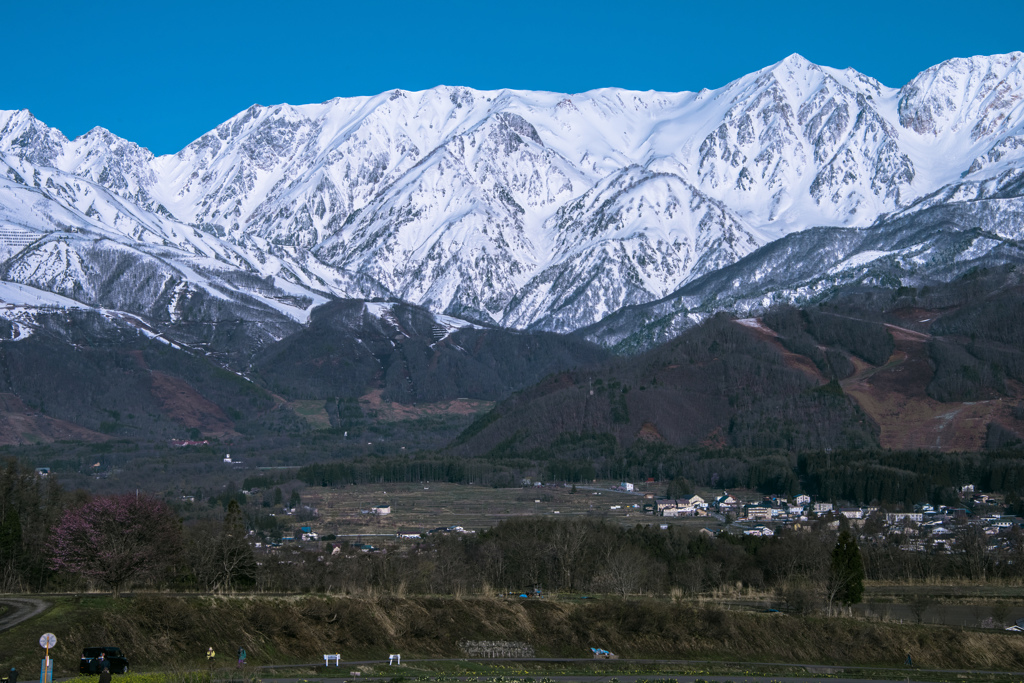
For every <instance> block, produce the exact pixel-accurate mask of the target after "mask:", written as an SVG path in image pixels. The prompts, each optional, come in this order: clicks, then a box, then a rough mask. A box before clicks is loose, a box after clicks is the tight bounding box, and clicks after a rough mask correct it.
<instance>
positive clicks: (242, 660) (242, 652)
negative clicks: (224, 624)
mask: <svg viewBox="0 0 1024 683" xmlns="http://www.w3.org/2000/svg"><path fill="white" fill-rule="evenodd" d="M243 666H245V648H244V647H240V648H238V668H239V669H241V668H242V667H243Z"/></svg>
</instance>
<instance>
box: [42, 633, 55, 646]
mask: <svg viewBox="0 0 1024 683" xmlns="http://www.w3.org/2000/svg"><path fill="white" fill-rule="evenodd" d="M56 644H57V636H55V635H53V634H52V633H44V634H43V635H41V636H40V637H39V647H45V648H51V647H53V646H54V645H56Z"/></svg>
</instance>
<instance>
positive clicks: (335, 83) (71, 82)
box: [0, 0, 1024, 154]
mask: <svg viewBox="0 0 1024 683" xmlns="http://www.w3.org/2000/svg"><path fill="white" fill-rule="evenodd" d="M4 5H5V6H4V10H3V24H4V30H2V31H0V36H2V39H0V45H2V46H3V55H4V59H3V66H2V67H0V109H23V108H24V109H30V110H32V112H33V113H34V114H35V115H36V116H37V117H39V118H40V119H42V120H43V121H45V122H46V123H47V124H49V125H51V126H55V127H57V128H59V129H61V130H62V131H63V132H64V133H65V134H66V135H68V136H69V137H75V136H77V135H80V134H82V133H84V132H86V131H87V130H89V129H90V128H92V127H93V126H97V125H99V126H103V127H105V128H108V129H110V130H111V131H113V132H114V133H116V134H117V135H120V136H122V137H125V138H128V139H130V140H134V141H135V142H138V143H139V144H141V145H143V146H145V147H148V148H149V149H151V150H152V151H153V152H155V153H157V154H165V153H173V152H176V151H178V150H179V149H181V148H182V147H184V146H185V145H186V144H188V143H189V142H190V141H192V140H194V139H195V138H197V137H199V136H200V135H202V134H203V133H204V132H206V131H207V130H209V129H211V128H213V127H215V126H216V125H217V124H219V123H220V122H222V121H224V120H225V119H227V118H229V117H231V116H233V115H234V114H236V113H237V112H239V111H241V110H242V109H244V108H246V107H248V106H249V105H250V104H253V103H260V104H276V103H279V102H290V103H292V104H303V103H307V102H320V101H323V100H326V99H330V98H332V97H344V96H351V95H371V94H376V93H378V92H382V91H384V90H388V89H392V88H404V89H407V90H421V89H424V88H430V87H433V86H435V85H439V84H446V85H465V86H470V87H474V88H483V89H491V88H504V87H508V88H521V89H531V90H554V91H560V92H581V91H584V90H589V89H592V88H598V87H605V86H617V87H624V88H631V89H637V90H649V89H655V90H699V89H700V88H702V87H709V88H716V87H719V86H721V85H724V84H725V83H727V82H729V81H731V80H733V79H735V78H738V77H739V76H742V75H743V74H746V73H749V72H751V71H754V70H756V69H759V68H761V67H764V66H767V65H769V64H772V63H774V62H777V61H778V60H780V59H782V58H784V57H786V56H787V55H789V54H791V53H793V52H798V53H800V54H802V55H803V56H804V57H806V58H807V59H809V60H811V61H812V62H815V63H818V64H824V65H827V66H834V67H839V68H845V67H853V68H855V69H857V70H859V71H861V72H863V73H866V74H868V75H870V76H874V77H875V78H878V79H879V80H881V81H882V82H883V83H885V84H886V85H890V86H900V85H903V84H904V83H905V82H907V81H908V80H910V79H911V78H913V77H914V75H915V74H917V73H918V72H919V71H921V70H923V69H925V68H927V67H929V66H931V65H933V64H936V63H938V62H941V61H943V60H945V59H949V58H952V57H966V56H971V55H975V54H995V53H1002V52H1010V51H1013V50H1021V49H1024V33H1022V32H1021V30H1020V27H1021V26H1024V2H1021V0H1014V1H1012V2H1011V1H1003V0H988V1H987V2H985V3H978V2H972V1H969V0H962V1H961V2H946V1H945V0H934V1H932V2H918V1H916V0H915V1H909V0H896V1H894V0H888V1H886V2H878V1H875V0H864V1H861V2H856V3H828V2H820V1H818V2H788V3H786V2H772V1H770V0H765V1H761V2H748V1H746V0H733V1H730V2H722V3H720V2H715V1H714V0H705V1H703V2H668V1H652V0H624V1H620V2H604V1H602V0H591V1H590V2H557V1H553V0H552V1H549V2H540V1H535V0H515V1H514V2H487V0H481V1H478V2H463V1H462V0H450V1H448V2H432V1H427V0H424V1H421V2H406V1H405V0H396V1H394V2H359V3H355V2H347V1H344V0H338V1H336V2H304V3H294V4H292V5H291V8H287V7H288V3H282V2H263V1H253V2H244V3H243V2H217V1H216V0H206V1H205V2H195V1H193V0H179V1H176V2H160V3H152V2H142V1H139V0H135V1H133V2H115V1H111V2H103V1H98V2H82V1H81V0H77V1H76V2H64V1H63V0H57V1H56V2H47V3H38V2H30V1H29V0H20V1H18V0H7V2H5V3H4Z"/></svg>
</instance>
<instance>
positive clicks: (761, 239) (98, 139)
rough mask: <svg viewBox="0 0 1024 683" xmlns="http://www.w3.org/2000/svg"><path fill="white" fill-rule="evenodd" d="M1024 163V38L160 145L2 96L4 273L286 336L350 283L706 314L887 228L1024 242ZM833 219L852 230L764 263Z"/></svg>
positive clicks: (278, 126)
mask: <svg viewBox="0 0 1024 683" xmlns="http://www.w3.org/2000/svg"><path fill="white" fill-rule="evenodd" d="M1022 170H1024V54H1022V53H1019V52H1016V53H1012V54H1008V55H997V56H993V57H974V58H970V59H954V60H950V61H947V62H944V63H942V64H939V65H937V66H935V67H932V68H930V69H928V70H926V71H924V72H923V73H921V74H920V75H919V76H917V77H916V78H915V79H914V80H913V81H911V82H910V83H908V84H906V85H905V86H903V87H902V88H900V89H894V88H890V87H886V86H884V85H882V84H881V83H879V82H877V81H876V80H874V79H872V78H870V77H868V76H865V75H863V74H860V73H857V72H856V71H853V70H851V69H846V70H838V69H832V68H828V67H821V66H817V65H814V64H811V63H809V62H808V61H806V60H805V59H803V58H802V57H800V56H799V55H793V56H791V57H788V58H786V59H784V60H782V61H781V62H779V63H777V64H774V65H772V66H769V67H767V68H765V69H762V70H760V71H758V72H756V73H753V74H750V75H747V76H744V77H742V78H740V79H738V80H736V81H734V82H732V83H730V84H728V85H726V86H724V87H722V88H719V89H718V90H713V91H712V90H704V91H701V92H699V93H689V92H683V93H658V92H630V91H625V90H618V89H604V90H596V91H591V92H587V93H581V94H574V95H566V94H559V93H548V92H525V91H511V90H501V91H475V90H470V89H466V88H454V87H437V88H434V89H432V90H427V91H423V92H404V91H399V90H396V91H393V92H387V93H383V94H380V95H377V96H374V97H359V98H348V99H335V100H330V101H327V102H323V103H321V104H311V105H302V106H291V105H278V106H272V107H262V106H258V105H254V106H252V107H250V108H249V109H247V110H246V111H244V112H242V113H240V114H238V115H237V116H235V117H234V118H232V119H231V120H229V121H226V122H225V123H223V124H222V125H220V126H219V127H217V128H216V129H215V130H213V131H210V132H209V133H207V134H206V135H204V136H202V137H201V138H199V139H198V140H196V141H195V142H193V143H192V144H190V145H189V146H188V147H186V148H185V149H183V150H182V151H180V152H179V153H177V154H174V155H167V156H161V157H155V156H153V155H152V154H151V153H150V152H149V151H148V150H146V149H144V148H141V147H139V146H138V145H136V144H135V143H132V142H129V141H126V140H122V139H120V138H118V137H117V136H115V135H113V134H111V133H109V132H108V131H105V130H103V129H100V128H97V129H94V130H92V131H90V132H88V133H86V134H85V135H83V136H81V137H79V138H76V139H74V140H68V139H67V138H65V136H64V135H63V134H61V133H60V132H59V131H57V130H55V129H52V128H49V127H47V126H46V125H45V124H43V123H42V122H40V121H38V120H37V119H35V118H34V117H33V116H32V115H31V114H30V113H29V112H28V111H6V112H0V258H2V259H5V260H4V261H3V264H2V266H0V268H2V273H0V276H2V278H3V279H5V280H8V281H11V282H16V283H22V284H25V285H30V286H32V287H35V288H38V289H43V290H47V291H51V292H54V293H57V294H60V295H62V296H65V297H69V298H72V299H75V300H77V301H80V302H83V303H85V304H88V305H92V306H102V307H105V308H109V309H119V310H124V311H127V312H130V313H132V314H135V315H140V316H143V317H145V318H146V319H147V320H149V321H150V323H151V324H153V325H156V326H158V327H160V326H163V327H165V328H175V329H179V330H185V329H188V330H191V332H190V334H191V335H192V337H193V340H195V339H200V338H202V336H203V334H204V333H202V332H200V331H198V330H200V329H205V328H204V327H203V326H206V327H208V328H210V329H214V328H216V327H217V326H218V325H221V324H223V323H225V322H226V321H235V322H237V321H240V320H241V321H246V322H248V323H252V324H257V323H258V324H259V325H258V326H260V327H261V329H263V330H264V332H263V334H265V335H266V337H267V338H268V339H272V338H279V337H280V336H281V335H283V334H286V333H288V332H289V331H290V330H293V329H295V328H296V326H298V325H302V324H305V323H306V322H307V321H308V319H309V315H310V312H311V311H312V309H313V308H314V307H316V306H318V305H320V304H322V303H324V302H326V301H328V300H330V299H332V298H374V297H383V298H396V299H402V300H405V301H409V302H411V303H415V304H420V305H423V306H426V307H427V308H429V309H430V310H432V311H434V312H436V313H444V314H449V315H455V316H459V317H462V318H467V319H473V320H477V321H480V322H486V323H492V324H499V325H503V326H508V327H515V328H524V329H525V328H532V329H544V330H554V331H569V330H575V329H579V328H582V327H585V326H588V325H593V324H595V323H599V322H600V321H602V320H604V319H605V318H607V317H608V316H609V315H612V314H613V313H615V312H616V311H619V310H620V309H622V308H623V307H624V306H640V305H644V304H647V303H649V302H654V301H658V300H662V299H664V298H665V297H670V296H674V295H673V293H674V292H679V291H683V290H686V291H690V292H698V294H693V295H688V296H690V298H687V299H686V301H687V303H686V304H685V306H683V307H684V308H686V310H688V311H690V310H695V309H701V310H709V309H710V308H711V307H713V306H714V305H719V304H720V305H722V306H725V305H726V302H727V301H732V302H734V303H735V302H738V301H740V300H742V301H745V302H748V303H750V304H751V305H753V302H756V301H770V300H773V298H774V297H775V294H776V293H777V294H778V295H779V296H783V297H784V296H790V295H793V294H794V293H795V292H797V293H798V292H799V291H801V288H804V289H805V290H806V287H808V286H809V285H808V284H807V283H808V282H809V281H810V280H813V279H814V278H818V279H819V281H820V282H839V281H844V280H843V277H838V278H836V277H831V276H828V273H832V272H833V271H834V270H835V269H836V268H838V269H839V270H838V271H835V272H847V271H849V270H850V268H852V267H853V266H849V267H845V266H843V264H844V263H845V264H848V265H849V264H860V265H864V264H866V263H870V262H872V261H874V260H877V259H876V258H871V254H873V253H875V252H878V253H882V252H885V253H887V254H889V253H890V252H891V253H896V252H897V251H899V249H898V248H897V245H895V244H888V245H887V244H882V242H885V239H884V238H883V237H882V235H883V233H884V234H889V233H887V232H886V230H885V229H884V227H880V226H893V225H896V224H900V225H907V224H908V223H907V221H908V220H910V219H909V218H908V217H910V216H912V215H920V214H922V212H928V211H932V210H934V209H935V208H936V207H943V206H947V207H948V206H954V205H956V206H964V205H965V202H977V201H978V200H984V201H985V202H987V204H986V206H987V207H988V208H987V209H985V210H984V211H982V210H980V209H979V208H978V207H976V206H975V207H972V208H971V209H970V210H971V211H972V214H971V215H972V216H973V218H974V219H977V220H980V221H982V222H981V223H975V224H973V225H972V226H971V227H972V228H978V229H982V230H991V231H995V232H996V233H998V235H1001V237H1000V238H999V239H1004V240H1008V241H1010V242H1012V241H1014V240H1019V239H1020V232H1021V223H1020V221H1019V215H1020V214H1019V211H1018V210H1017V209H1016V208H1015V207H1016V203H1015V202H1017V201H1018V199H1019V197H1020V196H1021V194H1022V192H1021V182H1020V177H1021V176H1020V174H1021V173H1022ZM1000 202H1002V204H1000ZM1007 202H1009V203H1007ZM900 221H903V222H902V223H900ZM912 222H913V221H912ZM914 224H915V225H921V224H922V223H921V222H920V221H917V222H916V223H914ZM820 226H829V227H830V229H831V230H830V231H821V230H819V232H816V233H811V234H815V235H820V234H829V235H836V236H838V237H835V239H836V240H838V241H839V242H842V243H843V244H846V245H847V246H846V247H843V248H838V247H836V248H835V249H833V250H832V251H830V252H828V253H829V254H832V256H831V257H828V258H824V260H822V259H821V258H819V257H821V256H822V253H819V252H815V253H798V252H789V253H787V255H786V257H785V258H776V259H774V260H773V259H772V258H769V257H763V258H761V257H757V256H756V255H755V252H757V253H758V254H760V253H762V252H759V251H758V250H759V249H762V248H764V247H765V246H766V245H770V244H774V243H776V242H777V241H779V240H780V239H782V238H787V236H790V237H792V236H793V235H794V234H796V233H803V232H805V231H808V230H809V229H812V228H820ZM889 232H891V230H890V231H889ZM935 234H938V233H935ZM919 237H920V239H919V240H918V241H917V242H915V244H919V245H920V244H925V243H927V242H928V239H927V236H919ZM804 242H805V247H806V248H808V249H810V248H815V249H819V250H820V249H821V248H822V246H821V245H822V243H821V241H820V240H817V241H815V240H811V239H806V240H804ZM876 242H877V243H878V244H876ZM797 243H799V240H795V241H794V240H792V239H791V240H790V241H789V242H787V243H786V244H790V245H794V244H797ZM812 243H814V244H816V245H817V246H814V247H812V246H811V244H812ZM869 247H870V248H869ZM858 250H859V251H858ZM765 253H769V252H765ZM900 253H903V252H900ZM752 255H754V256H752ZM836 259H838V260H836ZM744 263H747V264H755V263H756V264H758V265H756V266H754V265H751V266H750V268H753V270H745V271H744V272H743V274H742V276H741V277H739V280H740V281H744V282H748V283H750V282H753V283H762V284H759V285H757V286H753V285H752V286H750V287H747V288H746V289H745V290H744V291H745V292H746V294H743V295H742V296H740V295H739V294H737V295H736V296H731V297H727V296H724V294H723V293H722V291H720V290H721V288H720V287H719V288H718V289H716V288H715V287H710V285H707V283H709V282H713V281H716V280H715V278H716V277H718V276H716V274H719V273H724V272H725V271H723V270H722V269H723V268H726V267H730V268H732V269H733V270H731V271H729V272H735V269H736V268H740V269H743V268H747V266H742V265H741V264H744ZM813 264H817V265H813ZM804 265H806V266H807V267H804ZM928 268H933V270H935V271H936V272H938V271H939V270H941V267H940V265H938V264H937V262H934V263H932V266H925V265H920V266H919V267H917V269H916V270H915V271H914V273H917V274H920V273H921V272H923V271H924V270H927V269H928ZM758 269H762V270H758ZM764 269H770V271H771V272H770V273H769V272H768V271H767V270H764ZM821 269H824V270H821ZM811 271H813V272H811ZM915 276H916V275H915ZM734 279H735V278H734ZM769 281H770V282H772V283H774V284H772V285H770V286H769V285H767V284H764V283H766V282H769ZM697 283H705V284H703V285H699V286H698V284H697ZM822 286H824V285H822ZM687 287H689V288H690V289H689V290H687V289H686V288H687ZM772 288H774V289H772ZM736 289H737V290H739V289H744V288H743V287H740V286H739V285H737V286H736ZM769 289H772V291H768V290H769ZM712 290H714V293H713V292H712ZM700 292H703V294H700ZM712 294H713V298H707V299H706V300H701V301H696V300H694V299H693V296H706V297H712ZM744 297H745V298H744ZM676 299H679V297H676ZM679 300H682V299H679ZM715 301H717V302H719V304H714V302H715ZM680 305H681V306H682V304H680ZM744 305H746V304H744ZM613 337H615V339H612V341H616V340H621V335H613Z"/></svg>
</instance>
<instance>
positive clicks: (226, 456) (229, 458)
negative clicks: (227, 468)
mask: <svg viewBox="0 0 1024 683" xmlns="http://www.w3.org/2000/svg"><path fill="white" fill-rule="evenodd" d="M224 462H231V454H230V453H228V454H227V455H225V456H224Z"/></svg>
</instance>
